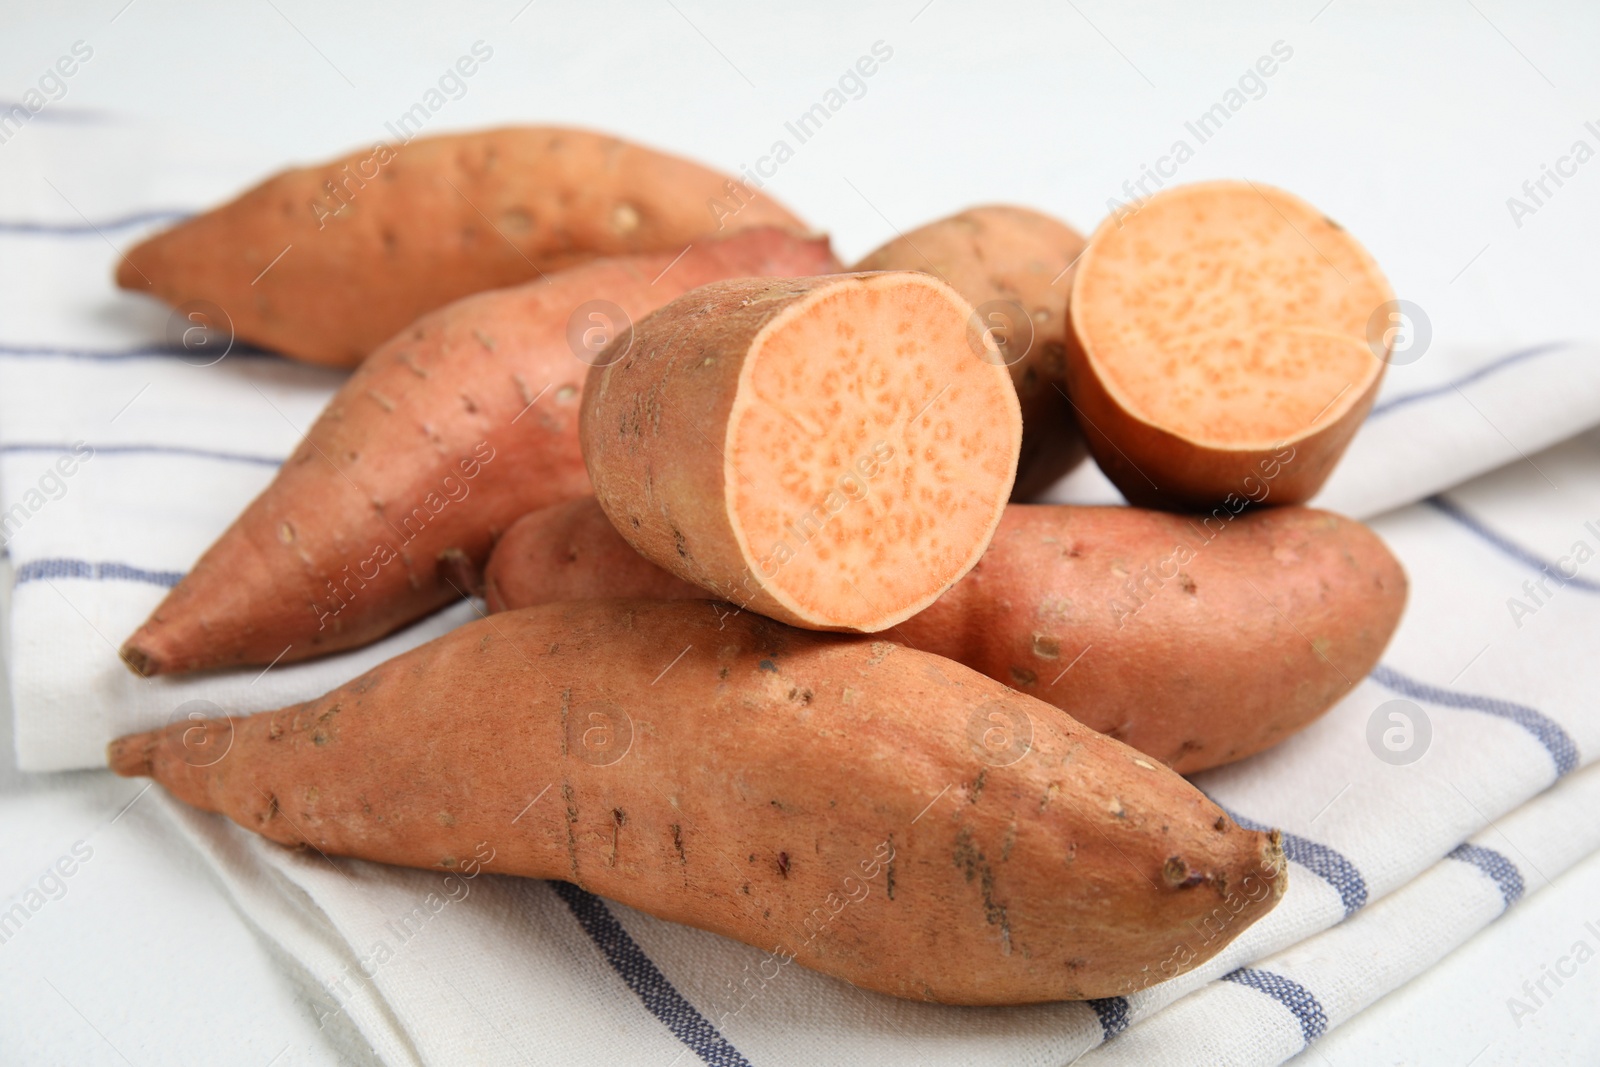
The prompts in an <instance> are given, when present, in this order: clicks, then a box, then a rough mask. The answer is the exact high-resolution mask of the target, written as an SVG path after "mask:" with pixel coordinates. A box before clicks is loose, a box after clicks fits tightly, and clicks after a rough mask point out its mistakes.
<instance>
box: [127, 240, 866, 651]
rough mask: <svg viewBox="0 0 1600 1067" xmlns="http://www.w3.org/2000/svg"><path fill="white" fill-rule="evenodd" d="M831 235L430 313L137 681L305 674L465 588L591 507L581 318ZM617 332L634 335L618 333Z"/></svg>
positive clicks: (793, 256)
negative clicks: (208, 674)
mask: <svg viewBox="0 0 1600 1067" xmlns="http://www.w3.org/2000/svg"><path fill="white" fill-rule="evenodd" d="M833 263H834V259H833V255H832V253H831V252H830V251H829V249H828V243H827V241H826V240H825V239H813V238H801V237H797V236H795V235H793V234H791V233H789V232H788V231H784V230H776V229H764V230H747V231H743V232H741V233H738V234H735V235H732V236H730V237H727V238H723V239H720V240H717V241H706V242H703V243H700V244H697V245H696V246H695V247H694V248H693V249H691V250H690V251H689V252H688V253H686V254H683V255H682V258H678V253H676V252H673V253H661V254H658V255H651V256H636V257H622V258H618V259H608V260H597V261H595V262H593V263H588V264H583V265H581V266H578V267H573V268H571V269H569V270H566V271H562V272H559V273H557V274H554V275H552V276H551V277H552V280H551V281H549V282H535V283H531V284H529V285H525V286H518V287H515V288H512V289H502V290H497V291H495V292H489V293H480V294H477V295H475V296H471V297H468V298H467V299H465V300H462V301H459V302H457V303H455V304H452V305H451V306H449V307H448V308H444V309H441V310H440V311H437V312H434V313H432V314H430V315H427V316H425V317H424V318H422V319H420V320H419V321H418V322H416V323H415V324H414V325H413V326H411V327H410V328H408V329H407V330H406V331H404V332H403V333H401V334H400V335H399V336H397V337H395V338H393V339H392V340H391V341H390V342H389V343H388V344H386V345H384V346H383V347H382V348H380V349H379V350H378V351H377V352H375V353H373V355H372V357H371V358H370V359H368V360H367V361H366V362H365V363H363V364H362V365H361V367H360V368H359V369H357V370H356V372H355V373H354V374H353V375H352V376H351V377H350V380H349V381H348V382H347V383H346V384H345V386H344V387H343V388H341V389H340V390H339V392H338V393H337V394H336V395H335V396H334V398H333V399H332V400H331V401H330V402H329V404H328V407H327V408H326V410H324V412H323V414H322V415H321V417H320V418H318V420H317V422H316V424H315V425H313V426H312V428H311V430H310V432H309V433H308V434H307V436H306V439H305V441H303V442H302V443H301V445H300V446H299V447H298V448H297V449H296V450H295V453H294V454H293V455H292V456H291V457H290V458H289V460H288V461H287V462H286V463H285V464H284V466H283V469H282V470H280V471H279V472H278V476H277V478H276V479H275V480H274V481H273V482H272V484H271V485H269V486H268V487H267V488H266V490H264V491H263V492H262V494H261V495H260V496H259V497H257V498H256V499H255V501H253V502H252V503H251V504H250V506H249V507H248V508H246V509H245V511H244V513H243V514H242V515H241V516H240V517H239V518H238V519H237V520H235V522H234V523H233V525H232V526H230V527H229V528H228V530H227V531H226V532H224V533H223V535H222V536H221V537H220V538H218V539H217V542H216V543H215V544H214V545H212V546H211V548H209V549H208V550H207V551H206V553H205V555H204V556H202V557H201V559H200V560H199V562H198V563H196V564H195V566H194V569H193V570H191V571H190V572H189V574H188V575H186V576H185V577H184V578H183V580H182V581H180V582H179V583H178V585H177V587H176V588H174V589H173V590H172V592H171V593H169V594H168V595H167V597H166V599H165V600H163V601H162V603H161V604H160V606H159V607H157V608H156V610H155V612H154V613H153V614H152V615H151V617H150V619H149V620H148V621H146V622H145V623H144V625H143V626H141V627H140V628H139V630H138V631H137V632H136V633H134V635H133V636H132V637H130V638H129V639H128V641H127V643H126V644H125V645H124V646H123V659H124V661H125V662H127V664H128V665H129V666H130V667H131V668H132V669H133V670H134V671H135V672H136V673H139V674H144V675H152V674H171V673H178V672H184V671H194V670H203V669H208V668H214V667H233V666H240V665H244V664H267V663H271V662H273V661H274V660H275V659H276V658H278V657H279V656H280V655H281V656H282V660H281V661H282V662H293V661H296V660H302V659H307V658H309V657H312V656H317V655H322V654H325V653H328V652H336V651H340V650H343V649H348V648H356V647H359V646H361V645H364V644H367V643H369V642H371V641H375V640H377V639H378V638H380V637H382V636H384V635H385V634H388V633H390V632H392V631H394V630H396V629H398V628H399V627H401V626H404V625H405V624H407V623H409V622H412V621H414V620H416V619H418V618H421V617H422V616H424V615H426V614H428V613H429V612H431V611H434V610H436V609H437V608H439V607H441V606H443V605H444V604H446V603H449V602H450V601H451V600H453V599H459V598H460V597H461V596H462V595H463V594H464V593H465V592H467V590H464V589H460V588H458V587H457V585H455V584H453V583H452V580H451V579H452V577H453V576H454V575H455V574H457V573H459V572H460V570H462V569H463V568H465V567H481V566H482V565H483V563H484V561H485V560H486V559H487V558H488V554H489V548H490V546H491V545H492V544H493V543H494V539H495V538H496V537H497V536H498V535H499V534H500V533H501V532H502V531H503V530H505V528H506V527H508V526H509V525H511V523H512V522H513V521H514V520H515V519H516V518H517V516H519V515H521V514H523V513H524V512H526V511H528V510H529V509H530V508H537V507H543V506H546V505H549V504H553V503H556V502H558V501H561V500H566V499H570V498H572V497H576V496H580V495H583V494H587V493H588V492H589V491H590V490H589V479H588V475H587V473H586V472H585V469H584V465H583V456H582V454H581V453H580V450H579V445H578V405H579V402H580V400H581V394H582V389H583V385H584V381H585V375H586V374H587V373H588V370H589V366H588V364H587V363H585V362H584V361H583V360H581V359H579V358H578V357H577V356H575V355H574V354H573V350H572V348H571V347H570V345H569V343H568V337H567V330H568V320H569V318H570V317H571V316H572V314H573V313H574V311H575V310H576V309H577V308H578V307H579V306H580V305H582V304H584V303H586V302H587V301H590V300H594V299H605V300H609V301H611V302H613V303H615V304H617V305H618V306H620V307H621V308H622V309H623V311H624V312H625V313H626V314H627V315H629V316H632V317H635V318H637V317H641V316H643V315H645V314H646V313H648V312H649V311H651V310H653V309H654V308H655V307H657V306H659V305H661V304H664V303H666V302H667V301H668V300H670V299H672V298H673V297H675V296H677V295H679V294H681V293H683V292H686V291H688V290H689V289H693V288H695V287H697V286H699V285H702V284H704V283H705V282H707V281H711V280H713V279H717V278H727V277H733V276H743V275H752V274H753V275H766V274H776V275H782V274H811V273H814V272H816V271H817V270H826V269H828V268H829V266H830V265H831V264H833ZM614 325H620V324H614Z"/></svg>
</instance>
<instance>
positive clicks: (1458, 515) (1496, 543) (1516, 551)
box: [1423, 496, 1600, 593]
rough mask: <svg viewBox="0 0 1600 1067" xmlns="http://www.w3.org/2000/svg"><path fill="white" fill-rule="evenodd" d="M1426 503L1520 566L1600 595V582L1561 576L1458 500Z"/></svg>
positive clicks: (1431, 499) (1432, 498) (1436, 499)
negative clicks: (1466, 508) (1472, 512)
mask: <svg viewBox="0 0 1600 1067" xmlns="http://www.w3.org/2000/svg"><path fill="white" fill-rule="evenodd" d="M1423 503H1424V504H1427V505H1428V506H1430V507H1432V508H1433V509H1434V510H1435V511H1437V512H1439V513H1440V514H1442V515H1445V516H1446V517H1448V518H1450V519H1453V520H1455V521H1456V522H1457V523H1459V524H1461V525H1462V526H1464V527H1466V528H1467V529H1468V530H1471V531H1472V532H1473V533H1474V534H1476V535H1477V536H1478V538H1479V540H1482V541H1484V542H1485V543H1487V544H1489V545H1492V546H1493V547H1495V548H1497V549H1499V550H1500V551H1501V552H1503V553H1504V554H1506V555H1507V556H1510V557H1511V558H1512V559H1514V560H1516V561H1517V562H1518V563H1521V564H1523V565H1525V566H1528V567H1532V568H1533V569H1534V570H1536V571H1538V572H1540V573H1541V574H1548V575H1549V576H1550V578H1551V580H1552V581H1554V582H1555V583H1556V584H1557V585H1560V586H1568V585H1570V586H1572V587H1573V588H1574V589H1582V590H1583V591H1584V592H1585V593H1600V582H1597V581H1594V580H1593V579H1591V578H1583V577H1579V576H1578V575H1577V574H1573V575H1572V576H1571V577H1570V578H1569V577H1568V576H1566V575H1564V574H1562V573H1561V571H1560V569H1559V568H1557V567H1556V565H1555V564H1554V563H1551V562H1549V561H1548V560H1545V559H1542V558H1541V557H1540V556H1539V555H1538V554H1536V553H1534V552H1530V551H1529V550H1528V549H1526V548H1523V547H1522V546H1521V545H1519V544H1517V543H1516V542H1515V541H1513V540H1511V538H1509V537H1507V536H1505V535H1504V534H1502V533H1500V532H1498V531H1496V530H1492V529H1490V528H1489V527H1488V526H1486V525H1485V524H1484V523H1483V522H1482V521H1481V520H1479V519H1476V518H1473V517H1472V516H1471V515H1469V514H1467V512H1466V511H1465V510H1464V509H1463V508H1462V507H1461V505H1460V504H1457V503H1456V502H1455V501H1453V500H1450V499H1448V498H1446V497H1443V496H1430V497H1428V498H1427V499H1426V500H1424V501H1423ZM1563 558H1565V557H1563Z"/></svg>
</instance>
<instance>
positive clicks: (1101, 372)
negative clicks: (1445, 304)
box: [1067, 182, 1394, 511]
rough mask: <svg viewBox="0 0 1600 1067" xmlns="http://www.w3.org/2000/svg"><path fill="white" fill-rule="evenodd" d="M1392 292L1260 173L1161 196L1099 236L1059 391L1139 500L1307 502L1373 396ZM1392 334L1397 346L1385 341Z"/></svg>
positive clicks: (1329, 228) (1325, 225)
mask: <svg viewBox="0 0 1600 1067" xmlns="http://www.w3.org/2000/svg"><path fill="white" fill-rule="evenodd" d="M1393 299H1394V294H1393V292H1392V291H1391V290H1390V289H1389V284H1388V282H1387V281H1385V280H1384V277H1383V275H1382V273H1380V272H1379V270H1378V266H1377V264H1376V263H1375V262H1373V259H1372V257H1371V256H1370V255H1368V254H1367V252H1366V250H1365V249H1363V248H1362V247H1361V246H1360V245H1359V244H1357V243H1356V241H1355V239H1354V238H1353V237H1351V236H1350V235H1349V234H1348V233H1346V232H1345V231H1344V229H1343V228H1342V227H1340V226H1339V224H1338V223H1336V222H1334V221H1333V220H1332V219H1329V218H1327V217H1326V216H1324V215H1323V214H1322V213H1321V212H1319V211H1317V210H1316V209H1315V208H1313V207H1312V206H1311V205H1309V204H1307V203H1305V202H1304V201H1303V200H1300V199H1299V198H1297V197H1294V196H1291V195H1289V194H1288V193H1285V192H1283V191H1282V190H1279V189H1272V188H1269V187H1266V186H1262V185H1258V184H1255V183H1252V182H1203V183H1200V184H1196V185H1187V186H1179V187H1176V188H1172V189H1167V190H1164V191H1162V192H1159V193H1157V194H1156V195H1154V196H1152V197H1151V198H1150V199H1149V200H1148V201H1146V202H1145V203H1144V204H1143V205H1142V206H1140V207H1138V208H1137V209H1136V210H1134V211H1133V212H1132V213H1131V214H1126V215H1124V214H1122V213H1119V214H1118V215H1116V216H1113V217H1112V218H1109V219H1107V220H1106V221H1105V222H1104V223H1102V224H1101V226H1100V228H1099V229H1098V230H1096V231H1095V233H1094V236H1093V237H1092V238H1091V239H1090V241H1089V248H1088V250H1087V251H1086V252H1084V254H1083V259H1082V260H1080V261H1079V263H1078V270H1077V277H1076V278H1075V279H1073V283H1072V294H1071V297H1070V303H1069V308H1068V311H1069V316H1070V319H1071V329H1070V330H1069V331H1068V333H1069V344H1068V356H1067V387H1068V392H1069V394H1070V395H1071V397H1072V400H1073V403H1074V404H1076V405H1077V407H1078V413H1079V415H1080V416H1081V417H1080V420H1079V421H1080V422H1081V423H1082V425H1083V431H1084V435H1085V436H1086V437H1087V438H1088V441H1089V449H1090V451H1091V452H1093V453H1094V458H1095V461H1096V462H1097V463H1099V464H1100V466H1101V468H1102V469H1103V470H1104V471H1105V473H1106V476H1107V477H1108V478H1110V479H1111V481H1112V482H1114V483H1115V484H1116V486H1117V488H1118V489H1120V490H1122V493H1123V495H1124V496H1126V497H1127V498H1128V499H1129V500H1130V501H1132V502H1133V503H1135V504H1143V505H1147V506H1151V507H1168V508H1183V509H1190V510H1197V511H1207V510H1210V509H1211V508H1213V507H1215V506H1216V505H1218V504H1221V503H1230V504H1231V503H1232V501H1235V500H1237V501H1241V502H1242V501H1244V500H1245V499H1253V498H1254V495H1255V491H1256V490H1257V489H1258V488H1259V487H1260V486H1261V484H1262V483H1263V482H1264V481H1265V480H1266V479H1264V478H1263V474H1264V473H1265V472H1266V471H1267V470H1268V469H1273V470H1275V471H1276V470H1277V469H1278V468H1279V467H1281V468H1282V469H1281V471H1278V473H1275V474H1274V475H1272V476H1271V477H1272V479H1273V485H1272V497H1273V501H1274V502H1275V503H1285V504H1297V503H1302V502H1304V501H1306V500H1308V499H1310V498H1311V497H1312V496H1313V495H1314V494H1315V493H1316V491H1317V490H1318V489H1319V488H1320V487H1321V486H1322V483H1323V482H1324V481H1325V480H1326V479H1327V477H1328V474H1329V473H1330V472H1331V471H1332V470H1333V465H1334V463H1335V462H1337V460H1338V458H1339V456H1340V455H1341V454H1342V453H1343V452H1344V448H1345V446H1346V445H1347V444H1348V443H1349V441H1350V437H1351V436H1352V435H1353V434H1354V433H1355V431H1356V428H1357V427H1358V426H1360V424H1361V420H1362V419H1363V418H1365V417H1366V414H1367V411H1368V410H1369V409H1370V408H1371V407H1372V401H1373V399H1374V397H1376V395H1377V391H1378V383H1379V380H1380V379H1381V378H1382V376H1383V370H1384V367H1385V365H1386V362H1385V360H1386V358H1387V349H1386V348H1382V347H1381V346H1380V347H1379V348H1376V349H1375V348H1372V347H1369V345H1368V341H1367V324H1368V322H1369V320H1371V319H1372V317H1373V316H1374V314H1376V313H1378V312H1379V311H1380V309H1381V308H1382V307H1383V306H1384V305H1385V304H1386V303H1387V302H1389V301H1392V300H1393ZM1385 343H1387V342H1385Z"/></svg>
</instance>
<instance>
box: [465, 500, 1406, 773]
mask: <svg viewBox="0 0 1600 1067" xmlns="http://www.w3.org/2000/svg"><path fill="white" fill-rule="evenodd" d="M485 578H486V590H487V591H486V595H487V599H488V603H489V606H490V609H491V610H493V611H502V610H507V609H512V608H520V607H525V606H528V605H530V604H541V603H548V602H551V601H554V600H572V599H577V598H580V597H586V596H590V597H593V596H599V597H611V596H648V597H657V598H667V597H678V598H688V597H695V596H700V595H702V593H701V592H700V590H698V589H697V588H696V587H694V586H692V585H690V584H688V583H686V582H681V581H678V580H676V579H674V578H673V577H672V576H671V575H669V574H667V573H666V572H665V571H662V570H660V569H659V568H657V567H655V566H654V565H653V564H651V563H650V561H649V560H646V559H644V558H642V557H640V556H637V555H632V556H630V554H629V551H628V546H627V544H626V543H625V542H624V541H623V540H622V539H621V537H619V536H618V535H617V534H616V532H615V531H614V530H613V529H611V527H610V524H609V523H608V522H607V521H606V519H605V516H604V514H603V513H601V511H600V509H599V507H598V506H597V505H596V504H595V503H594V502H593V501H592V500H589V499H578V500H573V501H569V502H568V503H566V504H562V505H560V506H558V507H554V508H546V509H544V510H542V511H538V512H534V513H533V514H531V515H528V516H525V517H523V518H522V519H519V520H518V521H517V522H516V523H515V524H514V525H513V526H512V527H511V529H510V530H508V531H507V532H506V535H505V537H504V538H502V539H501V541H500V543H499V544H498V545H496V546H495V550H494V553H493V554H492V555H491V556H490V559H489V565H488V567H487V569H486V571H485ZM1406 591H1407V583H1406V576H1405V571H1404V570H1403V569H1402V568H1401V566H1400V563H1399V561H1398V560H1396V559H1395V558H1394V556H1393V555H1392V554H1391V553H1390V552H1389V551H1388V549H1387V548H1386V547H1385V546H1384V544H1383V542H1382V541H1380V540H1379V539H1378V537H1377V536H1376V535H1375V534H1373V533H1372V531H1371V530H1369V529H1367V527H1365V526H1363V525H1362V524H1361V523H1358V522H1354V521H1352V520H1350V519H1345V518H1342V517H1340V516H1338V515H1334V514H1332V513H1330V512H1325V511H1317V510H1313V509H1310V508H1299V507H1285V508H1274V509H1269V510H1262V511H1251V512H1246V513H1244V514H1242V515H1238V516H1233V515H1231V514H1229V513H1228V512H1226V511H1223V512H1221V513H1220V514H1213V515H1210V516H1195V517H1192V518H1190V517H1183V516H1177V515H1171V514H1168V513H1165V512H1153V511H1141V510H1137V509H1133V508H1078V507H1066V506H1059V505H1020V504H1013V505H1011V506H1010V507H1008V508H1007V509H1006V515H1005V518H1004V519H1002V520H1001V522H1000V528H999V529H998V530H997V531H996V533H995V537H994V540H993V541H992V542H991V543H990V545H989V550H988V552H987V553H985V554H984V557H983V559H982V560H980V561H979V563H978V565H977V566H976V567H974V568H973V569H972V571H971V572H970V573H969V574H968V575H967V576H966V577H965V578H963V579H962V580H961V581H960V582H958V583H956V585H955V586H953V587H952V588H951V589H950V591H949V592H947V593H945V595H944V596H942V597H940V598H939V600H937V601H936V602H935V603H934V604H933V605H932V606H931V607H929V608H927V609H926V610H924V611H923V612H921V613H920V614H918V615H914V616H912V617H911V618H910V619H907V620H906V621H905V622H903V623H901V624H900V625H898V626H896V627H894V628H893V629H892V630H890V631H889V632H888V633H886V634H885V635H884V636H886V637H889V638H892V639H893V640H895V641H899V642H902V643H904V644H906V645H908V646H910V647H913V648H917V649H921V650H923V651H926V652H934V653H937V654H938V655H941V656H945V657H947V658H949V659H953V660H956V661H957V662H960V663H964V664H966V665H967V666H969V667H972V668H973V669H975V670H978V671H980V672H982V673H983V674H986V675H988V676H989V677H991V678H994V679H996V680H998V681H1001V682H1004V683H1005V684H1007V685H1009V686H1012V687H1013V688H1015V689H1017V690H1019V691H1021V692H1024V693H1028V694H1030V695H1032V696H1036V697H1038V698H1040V699H1041V700H1044V701H1046V702H1048V703H1050V704H1053V705H1055V706H1056V707H1057V708H1060V709H1061V710H1063V711H1065V712H1067V713H1068V714H1070V715H1072V716H1073V717H1074V718H1075V719H1077V720H1078V721H1080V722H1082V723H1083V724H1084V725H1086V726H1088V727H1090V728H1091V729H1095V730H1098V731H1100V732H1102V733H1105V734H1109V735H1110V736H1112V737H1115V738H1117V739H1118V740H1120V741H1123V742H1125V743H1127V744H1128V745H1131V746H1132V747H1134V748H1136V749H1138V750H1139V751H1141V752H1144V753H1146V754H1147V755H1149V756H1151V757H1153V758H1155V759H1158V760H1160V761H1161V762H1162V763H1165V764H1167V765H1168V766H1170V767H1172V768H1173V769H1174V770H1176V771H1178V772H1179V773H1182V774H1192V773H1195V772H1198V771H1202V770H1205V769H1207V768H1209V767H1216V766H1220V765H1222V764H1225V763H1230V762H1233V761H1235V760H1239V759H1243V758H1244V757H1246V756H1249V755H1253V754H1254V753H1256V752H1260V751H1262V750H1264V749H1266V748H1269V747H1271V746H1272V745H1275V744H1277V743H1278V742H1280V741H1282V740H1283V739H1284V738H1286V737H1288V736H1290V735H1291V734H1293V733H1295V732H1296V731H1298V730H1300V729H1302V728H1304V727H1305V726H1307V725H1308V724H1310V723H1311V722H1312V721H1314V720H1315V719H1316V718H1317V717H1318V716H1320V715H1322V713H1323V712H1325V711H1327V710H1328V709H1329V708H1330V707H1332V706H1333V704H1334V703H1335V702H1337V701H1338V700H1339V699H1340V698H1341V697H1342V696H1344V694H1345V693H1347V692H1348V691H1349V689H1350V687H1351V686H1352V685H1353V684H1354V683H1355V682H1357V681H1359V680H1360V679H1361V678H1363V677H1365V676H1366V674H1367V673H1368V672H1369V671H1370V670H1371V669H1372V667H1373V665H1374V664H1376V663H1377V661H1378V657H1379V656H1380V655H1381V654H1382V652H1383V649H1384V647H1385V646H1386V645H1387V644H1388V641H1389V638H1390V636H1391V635H1392V634H1393V633H1394V630H1395V627H1396V626H1397V625H1398V624H1399V620H1400V616H1401V613H1402V612H1403V610H1404V608H1405V601H1406Z"/></svg>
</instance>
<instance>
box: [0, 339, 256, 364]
mask: <svg viewBox="0 0 1600 1067" xmlns="http://www.w3.org/2000/svg"><path fill="white" fill-rule="evenodd" d="M194 355H195V353H193V352H190V351H189V350H188V349H185V348H181V347H179V346H177V345H154V344H151V345H136V346H134V347H133V348H113V349H106V348H64V347H62V346H60V345H33V344H18V343H15V342H12V343H8V344H0V356H22V357H25V358H41V357H42V358H47V359H51V358H53V359H89V360H101V361H104V360H118V359H141V358H145V357H150V356H156V357H160V358H163V359H178V358H181V357H183V356H194ZM228 358H229V359H236V358H244V359H262V358H266V359H278V358H280V357H279V356H278V354H277V353H276V352H268V351H267V350H266V349H264V348H254V347H252V346H250V345H245V344H236V345H234V346H233V348H231V349H229V351H228ZM208 364H209V361H208V360H200V359H197V360H196V362H195V363H194V364H193V365H194V366H196V367H199V366H206V365H208Z"/></svg>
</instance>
